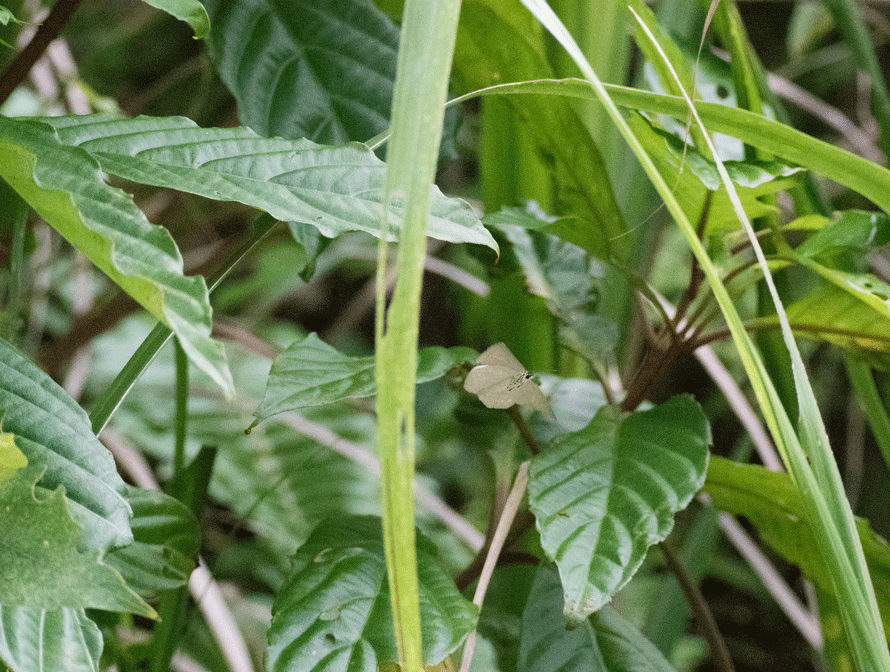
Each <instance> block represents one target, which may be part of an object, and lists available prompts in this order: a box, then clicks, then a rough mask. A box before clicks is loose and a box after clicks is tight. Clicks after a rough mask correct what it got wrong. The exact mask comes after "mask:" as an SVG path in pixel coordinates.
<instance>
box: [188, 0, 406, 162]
mask: <svg viewBox="0 0 890 672" xmlns="http://www.w3.org/2000/svg"><path fill="white" fill-rule="evenodd" d="M205 4H206V5H207V10H208V11H209V12H210V18H211V21H212V32H211V37H212V40H211V46H212V50H213V53H214V55H215V58H216V60H217V63H218V67H219V71H220V76H221V77H222V79H223V81H224V82H225V83H226V86H228V87H229V90H230V91H231V92H232V93H233V94H234V95H235V98H236V99H237V100H238V116H239V117H240V119H241V122H242V123H243V124H244V125H245V126H249V127H250V128H252V129H254V130H255V131H256V132H257V133H259V134H260V135H264V136H281V137H284V138H290V139H296V138H308V139H309V140H312V141H314V142H318V143H323V144H330V145H340V144H343V143H346V142H349V141H352V140H359V141H364V140H367V139H369V138H371V137H373V136H375V135H378V134H379V133H382V132H384V131H385V130H386V129H387V127H388V126H389V112H390V108H391V107H392V89H393V84H394V82H395V76H396V55H397V52H398V44H399V31H398V28H397V27H396V26H395V24H393V22H392V21H391V20H390V19H389V18H388V17H387V16H386V15H385V14H384V13H383V12H381V11H380V10H379V9H377V7H375V6H374V3H372V2H370V1H368V0H362V1H359V2H356V0H295V1H292V2H288V3H281V2H275V1H274V0H247V1H244V0H209V1H207V2H206V3H205Z"/></svg>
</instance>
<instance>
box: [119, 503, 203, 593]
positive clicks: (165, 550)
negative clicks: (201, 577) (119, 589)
mask: <svg viewBox="0 0 890 672" xmlns="http://www.w3.org/2000/svg"><path fill="white" fill-rule="evenodd" d="M126 493H127V500H128V501H129V502H130V506H131V507H133V518H132V519H131V520H130V526H131V527H132V528H133V539H134V541H133V543H132V544H130V545H129V546H124V547H123V548H120V549H118V550H116V551H112V552H111V553H109V554H108V555H106V556H105V558H104V560H105V564H107V565H109V566H110V567H114V568H115V569H116V570H117V571H118V572H119V573H120V575H121V576H123V577H124V580H125V581H126V582H127V585H128V586H129V587H130V588H132V589H133V590H134V591H135V592H136V593H138V594H139V595H142V596H143V597H153V596H155V595H156V594H157V592H158V591H161V590H169V589H170V588H176V587H178V586H181V585H183V584H185V583H186V582H187V581H188V578H189V576H190V575H191V573H192V570H193V569H194V568H195V557H196V556H197V554H198V550H199V549H200V547H201V528H200V526H199V525H198V521H197V520H196V519H195V517H194V515H192V512H191V511H189V510H188V508H186V507H185V505H183V504H182V503H181V502H180V501H179V500H177V499H174V498H173V497H170V496H168V495H165V494H164V493H162V492H158V491H156V490H144V489H142V488H134V487H129V486H128V487H127V490H126Z"/></svg>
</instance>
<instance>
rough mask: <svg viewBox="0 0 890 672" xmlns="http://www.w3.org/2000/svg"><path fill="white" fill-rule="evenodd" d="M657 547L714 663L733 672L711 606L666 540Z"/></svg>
mask: <svg viewBox="0 0 890 672" xmlns="http://www.w3.org/2000/svg"><path fill="white" fill-rule="evenodd" d="M659 548H661V552H662V554H663V555H664V560H665V563H666V564H667V566H668V569H670V571H671V573H672V574H673V575H674V576H675V577H676V578H677V581H678V582H679V583H680V588H681V589H682V590H683V594H684V595H685V596H686V601H687V602H688V603H689V607H690V608H691V609H692V612H693V614H695V618H696V620H697V621H698V624H699V627H700V628H701V630H702V634H703V635H704V637H705V639H706V640H707V642H708V648H709V649H710V651H711V658H712V659H713V661H714V664H715V665H717V667H718V668H719V669H721V670H723V672H735V667H733V664H732V659H731V658H730V657H729V649H727V648H726V641H725V640H724V639H723V635H721V634H720V630H719V628H718V627H717V621H715V620H714V614H713V613H711V608H710V607H709V606H708V603H707V601H706V600H705V598H704V596H703V595H702V594H701V591H700V590H699V589H698V586H697V585H695V582H693V581H691V580H690V578H689V575H688V574H687V573H686V569H685V568H684V567H683V563H681V562H680V559H679V558H678V557H677V554H676V553H675V552H674V549H673V548H671V545H670V544H669V543H668V541H667V540H664V541H662V542H661V543H660V544H659Z"/></svg>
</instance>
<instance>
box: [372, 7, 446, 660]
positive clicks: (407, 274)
mask: <svg viewBox="0 0 890 672" xmlns="http://www.w3.org/2000/svg"><path fill="white" fill-rule="evenodd" d="M459 12H460V2H459V0H437V1H435V2H429V1H424V0H408V2H407V3H406V4H405V12H404V15H403V23H402V35H401V41H400V47H399V59H398V69H397V71H396V83H395V94H394V98H393V108H392V127H391V128H392V136H391V138H390V141H389V145H388V151H387V164H388V168H387V182H386V198H385V200H384V206H383V213H382V217H383V221H382V227H381V230H382V233H383V235H381V238H380V246H379V248H378V249H379V254H378V268H377V311H376V318H377V324H376V340H377V343H376V349H377V351H376V355H377V359H376V376H377V421H378V425H377V438H378V451H379V454H380V468H381V478H382V481H383V494H382V497H383V543H384V550H385V554H386V569H387V575H388V578H389V592H390V600H391V604H392V614H393V626H394V631H395V637H396V645H397V647H398V651H399V664H400V666H401V668H402V670H403V672H420V670H422V669H423V654H422V651H421V638H420V600H419V596H418V586H417V552H416V548H415V535H414V498H413V495H412V490H411V483H412V480H413V478H414V434H415V426H414V388H415V372H416V371H417V335H418V323H419V312H420V289H421V281H422V277H423V261H424V257H425V255H426V223H427V218H428V216H429V194H430V185H431V184H432V183H433V179H434V177H435V172H436V158H437V156H438V151H439V138H440V136H441V132H442V121H443V118H444V107H445V101H446V98H447V92H448V80H449V76H450V71H451V61H452V58H453V55H454V42H455V36H456V34H457V18H458V14H459ZM395 204H398V205H400V206H402V207H403V208H404V219H403V221H404V224H403V228H402V230H401V231H400V232H399V251H398V261H397V263H398V282H397V284H396V287H395V291H394V294H393V298H392V304H391V305H390V308H389V310H388V311H386V318H385V319H386V322H385V324H384V307H385V301H386V286H385V282H384V277H385V274H386V258H387V251H388V245H387V238H388V236H387V233H388V230H389V209H390V207H393V205H395ZM430 662H432V663H438V662H439V661H430Z"/></svg>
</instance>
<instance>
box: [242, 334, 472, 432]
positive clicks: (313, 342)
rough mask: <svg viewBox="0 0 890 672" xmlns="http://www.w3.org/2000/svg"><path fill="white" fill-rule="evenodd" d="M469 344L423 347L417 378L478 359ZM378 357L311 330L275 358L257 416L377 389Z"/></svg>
mask: <svg viewBox="0 0 890 672" xmlns="http://www.w3.org/2000/svg"><path fill="white" fill-rule="evenodd" d="M475 357H476V353H475V352H474V351H473V350H471V349H470V348H462V347H457V348H447V349H446V348H440V347H431V348H423V349H421V350H420V353H419V356H418V361H417V382H418V383H425V382H428V381H430V380H435V379H436V378H440V377H442V376H443V375H445V373H446V372H447V371H448V370H449V369H451V368H452V367H454V366H457V365H458V364H460V363H461V362H464V361H473V360H475ZM376 389H377V387H376V384H375V382H374V357H373V356H370V357H349V356H347V355H344V354H343V353H341V352H338V351H337V350H336V349H334V348H332V347H331V346H329V345H328V344H327V343H325V342H324V341H322V340H321V339H320V338H318V336H317V335H316V334H309V335H308V336H306V338H305V339H304V340H302V341H296V342H295V343H293V344H291V345H290V346H289V347H288V348H287V350H285V351H284V352H282V353H281V354H280V355H278V356H277V357H276V358H275V361H274V363H273V364H272V370H271V372H270V373H269V383H268V387H267V388H266V394H265V396H264V397H263V403H262V404H260V407H259V408H258V409H257V410H256V412H255V413H254V415H256V417H257V421H260V420H264V419H265V418H268V417H269V416H272V415H275V414H277V413H282V412H284V411H289V410H294V409H297V408H305V407H307V406H319V405H321V404H329V403H331V402H334V401H340V400H341V399H348V398H350V397H370V396H372V395H373V394H374V393H375V392H376Z"/></svg>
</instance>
